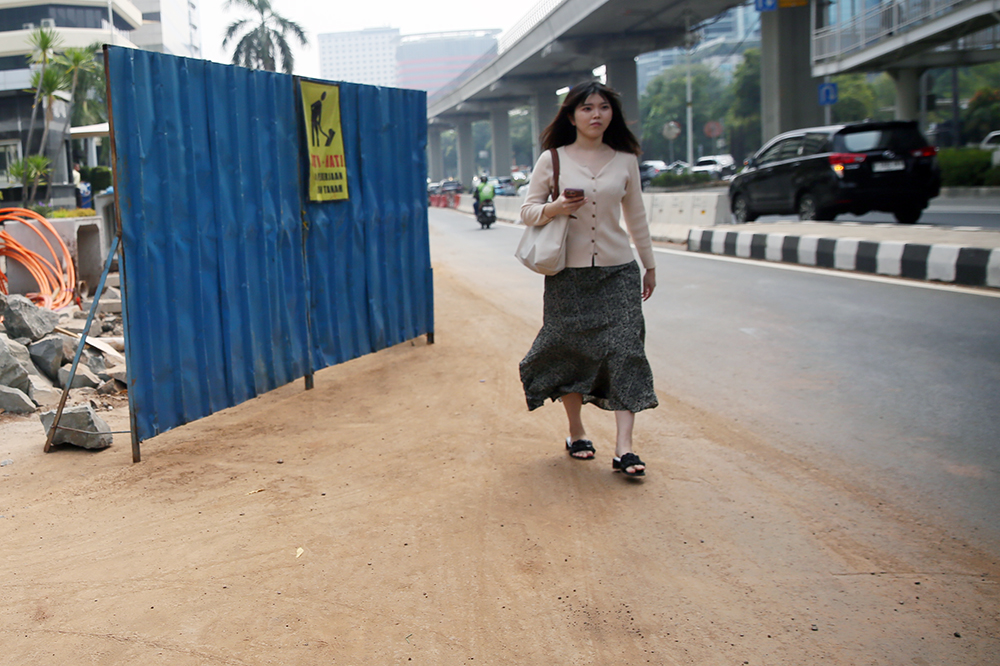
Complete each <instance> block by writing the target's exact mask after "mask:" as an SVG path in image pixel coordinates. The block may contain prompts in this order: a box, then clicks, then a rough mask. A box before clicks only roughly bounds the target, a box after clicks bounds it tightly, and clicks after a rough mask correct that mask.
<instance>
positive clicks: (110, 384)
mask: <svg viewBox="0 0 1000 666" xmlns="http://www.w3.org/2000/svg"><path fill="white" fill-rule="evenodd" d="M124 390H125V384H123V383H121V382H120V381H118V380H117V379H109V380H108V381H106V382H104V383H103V384H101V385H100V386H98V387H97V393H98V395H117V394H119V393H121V392H122V391H124Z"/></svg>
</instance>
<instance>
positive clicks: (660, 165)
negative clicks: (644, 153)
mask: <svg viewBox="0 0 1000 666" xmlns="http://www.w3.org/2000/svg"><path fill="white" fill-rule="evenodd" d="M667 169H668V167H667V163H666V162H662V161H660V160H646V161H645V162H641V163H640V164H639V180H640V181H641V183H642V189H646V188H647V187H649V182H650V181H651V180H653V177H654V176H656V175H658V174H661V173H663V172H664V171H667Z"/></svg>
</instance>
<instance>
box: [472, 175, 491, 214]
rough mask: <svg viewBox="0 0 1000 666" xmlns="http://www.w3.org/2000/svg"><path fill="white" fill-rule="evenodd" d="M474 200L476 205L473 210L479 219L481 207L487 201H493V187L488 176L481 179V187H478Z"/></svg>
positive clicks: (473, 196) (473, 205)
mask: <svg viewBox="0 0 1000 666" xmlns="http://www.w3.org/2000/svg"><path fill="white" fill-rule="evenodd" d="M472 198H473V199H474V203H473V204H472V208H473V210H474V212H475V214H476V217H479V205H480V204H481V203H483V202H486V201H493V185H492V184H491V183H490V179H489V178H487V177H486V176H482V177H481V178H480V179H479V185H477V186H476V191H475V192H474V193H473V195H472Z"/></svg>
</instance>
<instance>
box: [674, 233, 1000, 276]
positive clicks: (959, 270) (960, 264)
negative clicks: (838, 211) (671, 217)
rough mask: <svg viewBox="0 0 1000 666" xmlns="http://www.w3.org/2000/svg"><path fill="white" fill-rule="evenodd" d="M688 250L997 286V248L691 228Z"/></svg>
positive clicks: (999, 257)
mask: <svg viewBox="0 0 1000 666" xmlns="http://www.w3.org/2000/svg"><path fill="white" fill-rule="evenodd" d="M687 246H688V250H689V251H691V252H707V253H711V254H724V255H729V256H731V257H743V258H746V259H763V260H765V261H779V262H784V263H791V264H803V265H806V266H820V267H824V268H835V269H839V270H844V271H859V272H862V273H874V274H878V275H891V276H895V277H905V278H914V279H917V280H933V281H937V282H952V283H955V284H964V285H971V286H977V287H998V288H1000V248H998V249H988V248H980V247H963V246H959V245H944V244H934V245H925V244H921V243H907V242H902V241H869V240H862V239H859V238H823V237H822V236H808V235H804V236H796V235H792V234H781V233H772V234H762V233H754V232H752V231H729V230H722V229H718V228H716V229H697V228H696V229H691V231H690V232H689V233H688V241H687Z"/></svg>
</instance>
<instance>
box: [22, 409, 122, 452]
mask: <svg viewBox="0 0 1000 666" xmlns="http://www.w3.org/2000/svg"><path fill="white" fill-rule="evenodd" d="M39 418H41V420H42V427H44V428H45V432H46V433H48V432H49V429H50V428H51V427H52V423H53V422H54V421H55V418H56V413H55V411H54V410H53V411H51V412H44V413H42V414H40V415H39ZM59 425H60V426H64V427H66V428H73V430H63V429H62V427H60V428H59V429H57V430H56V434H55V437H53V438H52V443H53V444H72V445H73V446H80V447H83V448H85V449H106V448H108V447H109V446H111V440H112V439H113V436H112V434H111V426H109V425H108V424H107V423H106V422H105V421H104V419H102V418H101V417H100V416H98V415H97V412H95V411H94V408H93V407H91V406H90V405H89V404H85V405H75V406H73V407H67V408H66V409H64V410H63V413H62V416H61V417H60V418H59ZM77 430H83V431H84V432H76V431H77Z"/></svg>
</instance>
